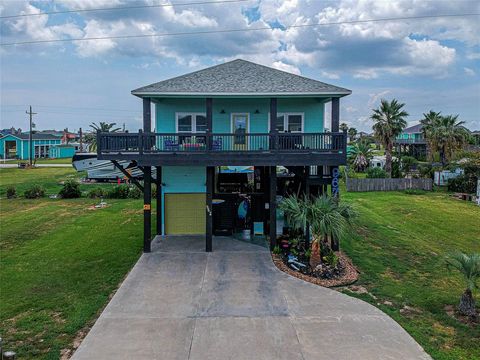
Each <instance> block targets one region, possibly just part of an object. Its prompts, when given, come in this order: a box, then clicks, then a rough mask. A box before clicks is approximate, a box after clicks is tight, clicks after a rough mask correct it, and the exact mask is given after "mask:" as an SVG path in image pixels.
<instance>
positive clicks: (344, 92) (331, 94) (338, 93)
mask: <svg viewBox="0 0 480 360" xmlns="http://www.w3.org/2000/svg"><path fill="white" fill-rule="evenodd" d="M131 93H132V95H135V96H137V97H139V98H145V97H179V96H181V97H217V96H218V97H225V96H229V97H230V96H232V97H235V96H238V97H343V96H347V95H350V94H351V93H352V91H351V90H346V89H345V90H342V91H330V92H324V93H321V92H291V93H286V92H285V93H284V92H282V93H226V92H220V93H219V92H211V93H193V92H154V91H137V90H132V92H131Z"/></svg>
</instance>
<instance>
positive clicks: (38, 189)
mask: <svg viewBox="0 0 480 360" xmlns="http://www.w3.org/2000/svg"><path fill="white" fill-rule="evenodd" d="M23 196H25V197H26V198H27V199H38V198H41V197H44V196H45V189H44V188H43V187H42V186H40V185H32V186H30V187H29V188H28V189H27V190H25V192H24V193H23Z"/></svg>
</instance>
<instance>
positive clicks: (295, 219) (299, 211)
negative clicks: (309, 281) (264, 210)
mask: <svg viewBox="0 0 480 360" xmlns="http://www.w3.org/2000/svg"><path fill="white" fill-rule="evenodd" d="M279 206H280V208H281V209H282V210H283V211H284V213H285V216H286V218H287V221H288V223H289V224H290V225H291V226H293V227H295V228H300V229H305V227H306V226H307V223H308V224H309V226H310V229H311V233H312V244H311V256H310V266H311V268H312V270H313V269H315V268H316V267H317V265H319V264H320V262H321V247H322V245H323V246H329V247H330V248H331V249H332V250H334V251H338V250H339V240H340V239H342V238H343V237H344V236H345V235H346V233H347V231H348V229H349V227H350V226H351V225H352V221H353V219H354V218H355V217H356V216H357V214H356V212H355V211H354V209H353V208H352V207H351V206H350V205H348V204H345V203H342V202H339V201H338V200H337V199H335V198H332V197H329V196H326V195H324V196H320V197H316V198H312V199H309V198H300V197H298V196H289V197H287V198H285V199H284V200H283V201H282V202H281V203H280V205H279ZM329 242H330V244H329Z"/></svg>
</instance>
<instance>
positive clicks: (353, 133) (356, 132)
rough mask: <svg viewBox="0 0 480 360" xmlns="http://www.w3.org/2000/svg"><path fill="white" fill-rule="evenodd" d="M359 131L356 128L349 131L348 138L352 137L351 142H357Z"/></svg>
mask: <svg viewBox="0 0 480 360" xmlns="http://www.w3.org/2000/svg"><path fill="white" fill-rule="evenodd" d="M357 134H358V131H357V129H355V128H354V127H351V128H349V129H348V136H349V137H350V141H353V140H355V137H356V136H357Z"/></svg>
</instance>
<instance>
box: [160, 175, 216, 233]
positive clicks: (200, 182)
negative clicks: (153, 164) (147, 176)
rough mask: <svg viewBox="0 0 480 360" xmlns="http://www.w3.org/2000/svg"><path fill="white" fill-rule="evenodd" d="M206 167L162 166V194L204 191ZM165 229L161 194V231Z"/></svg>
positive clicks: (163, 204)
mask: <svg viewBox="0 0 480 360" xmlns="http://www.w3.org/2000/svg"><path fill="white" fill-rule="evenodd" d="M206 181H207V177H206V169H205V167H202V166H163V167H162V183H163V184H164V185H163V186H162V190H163V194H169V193H205V192H206V186H205V183H206ZM164 229H165V198H164V196H162V233H164Z"/></svg>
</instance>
